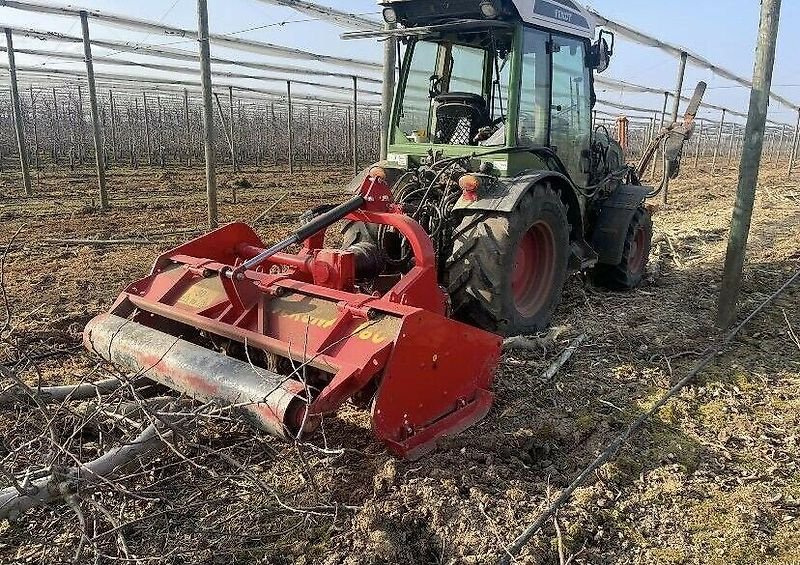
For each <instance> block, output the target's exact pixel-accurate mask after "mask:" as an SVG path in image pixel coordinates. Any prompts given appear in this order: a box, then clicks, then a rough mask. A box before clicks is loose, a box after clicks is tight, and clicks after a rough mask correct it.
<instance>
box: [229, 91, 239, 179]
mask: <svg viewBox="0 0 800 565" xmlns="http://www.w3.org/2000/svg"><path fill="white" fill-rule="evenodd" d="M228 106H229V108H228V121H229V122H230V130H231V138H230V142H231V166H232V167H233V172H234V173H235V172H236V171H237V169H238V166H237V164H236V138H235V137H234V129H233V87H232V86H229V87H228Z"/></svg>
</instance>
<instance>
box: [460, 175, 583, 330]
mask: <svg viewBox="0 0 800 565" xmlns="http://www.w3.org/2000/svg"><path fill="white" fill-rule="evenodd" d="M567 218H568V217H567V208H566V206H565V205H564V203H563V202H562V201H561V199H560V198H559V196H558V194H557V193H556V192H555V190H553V189H552V188H551V187H550V186H549V185H548V184H537V185H536V186H534V187H533V188H532V189H530V190H529V191H528V192H526V193H525V194H524V195H523V197H522V198H521V200H520V202H519V203H518V204H517V206H516V208H514V210H513V211H512V212H511V213H500V212H479V213H474V214H468V215H466V216H465V217H464V218H463V219H462V221H461V223H460V224H459V225H458V227H457V228H456V229H455V231H454V234H453V252H452V255H451V257H450V258H449V260H448V261H447V281H446V282H447V287H448V292H449V294H450V297H451V300H452V305H453V312H454V315H455V317H456V318H457V319H460V320H463V321H465V322H467V323H470V324H472V325H476V326H478V327H480V328H483V329H485V330H488V331H491V332H495V333H498V334H500V335H505V336H509V335H517V334H529V333H536V332H539V331H542V330H543V329H545V328H546V327H547V326H548V325H549V324H550V320H551V318H552V315H553V312H554V311H555V309H556V307H557V306H558V304H559V303H560V302H561V294H562V290H563V287H564V281H565V280H566V277H567V267H568V261H569V255H570V225H569V221H568V219H567ZM540 221H544V222H545V223H547V225H548V226H549V227H550V229H551V230H552V233H553V238H554V244H555V249H554V254H555V266H554V275H553V281H552V287H551V289H550V293H549V295H548V297H547V299H546V300H545V301H544V304H543V305H542V307H541V308H540V309H539V311H538V312H537V313H536V314H534V315H533V316H524V315H522V314H521V313H520V312H518V311H517V307H516V305H515V301H514V293H513V290H512V276H513V272H514V263H515V260H516V251H517V246H518V245H519V242H520V240H521V238H522V236H523V235H524V234H525V233H526V232H527V231H528V230H529V229H530V228H531V226H533V225H534V224H535V223H537V222H540Z"/></svg>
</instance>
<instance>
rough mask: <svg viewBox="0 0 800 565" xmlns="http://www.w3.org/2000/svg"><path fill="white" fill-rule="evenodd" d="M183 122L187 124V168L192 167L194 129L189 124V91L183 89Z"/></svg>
mask: <svg viewBox="0 0 800 565" xmlns="http://www.w3.org/2000/svg"><path fill="white" fill-rule="evenodd" d="M183 121H185V122H186V139H185V140H184V147H186V166H187V167H191V166H192V128H191V124H190V123H189V89H188V88H184V89H183Z"/></svg>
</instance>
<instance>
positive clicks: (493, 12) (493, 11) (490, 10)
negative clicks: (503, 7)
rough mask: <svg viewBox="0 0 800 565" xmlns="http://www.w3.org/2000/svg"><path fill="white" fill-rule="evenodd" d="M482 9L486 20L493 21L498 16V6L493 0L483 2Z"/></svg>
mask: <svg viewBox="0 0 800 565" xmlns="http://www.w3.org/2000/svg"><path fill="white" fill-rule="evenodd" d="M480 9H481V14H483V17H484V18H487V19H490V20H493V19H494V18H496V17H497V16H498V12H497V6H495V5H494V3H493V2H492V1H491V0H483V2H481V4H480Z"/></svg>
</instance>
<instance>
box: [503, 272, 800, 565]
mask: <svg viewBox="0 0 800 565" xmlns="http://www.w3.org/2000/svg"><path fill="white" fill-rule="evenodd" d="M799 278H800V271H797V272H796V273H795V274H794V275H793V276H792V277H791V278H790V279H789V280H788V281H787V282H786V283H784V284H783V286H781V287H780V288H779V289H778V290H776V291H775V292H774V293H773V294H772V295H771V296H769V297H768V298H767V299H766V300H764V302H762V303H761V304H760V305H759V306H758V307H757V308H756V309H755V310H753V312H751V313H750V315H749V316H747V317H746V318H745V319H744V320H743V321H742V322H741V323H740V324H739V325H738V326H736V327H735V328H734V329H733V330H731V331H730V332H729V333H728V334H727V335H726V336H725V337H724V338H723V339H722V340H720V341H719V342H718V343H717V344H715V345H713V346H711V347H709V348H708V349H707V350H706V352H705V356H704V357H703V358H702V359H701V360H700V361H698V362H697V364H696V365H695V366H694V367H693V368H692V370H691V371H689V373H688V374H687V375H686V376H685V377H684V378H683V379H681V380H680V381H678V382H677V383H676V384H675V386H673V387H672V388H671V389H670V390H669V392H667V393H666V394H665V395H664V396H663V397H661V399H660V400H659V401H658V402H656V403H655V405H653V407H652V408H651V409H650V410H648V411H647V412H645V413H644V414H642V415H641V416H639V417H638V418H636V420H634V421H633V422H632V423H631V424H630V425H629V426H628V427H627V428H626V429H625V431H624V432H622V433H621V434H620V435H619V436H617V437H616V439H614V441H612V442H611V443H610V444H609V445H608V447H606V449H605V450H604V451H603V452H602V453H601V454H600V455H598V456H597V458H596V459H595V460H594V461H592V462H591V463H590V464H589V465H588V466H587V467H586V468H585V469H584V470H583V471H581V473H580V474H579V475H578V476H577V477H576V478H575V480H573V481H572V483H570V485H569V486H568V487H567V488H565V489H564V490H563V491H562V492H561V495H560V496H559V497H558V498H557V499H556V501H555V502H553V503H552V504H551V505H550V506H549V507H548V508H547V510H545V511H544V512H543V513H542V514H540V515H539V517H538V518H536V520H535V521H534V522H533V523H532V524H531V525H530V526H528V528H526V529H525V531H524V532H522V534H520V535H519V537H517V539H516V540H514V543H512V544H511V546H509V548H508V549H507V551H506V552H505V554H504V555H503V556H502V557H500V559H499V561H498V562H499V564H500V565H509V563H511V560H512V559H513V558H514V556H516V555H518V554H519V552H520V551H522V548H523V547H525V544H527V543H528V541H529V540H530V539H531V538H532V537H533V536H534V535H535V534H536V533H537V532H538V531H539V530H541V529H542V526H544V524H546V523H547V522H548V521H549V520H550V519H552V517H553V516H554V515H555V514H556V512H558V510H559V509H560V508H561V507H562V506H563V505H564V504H566V503H567V501H568V500H569V499H570V497H571V496H572V493H574V492H575V491H576V490H577V489H578V488H580V487H581V486H582V485H583V483H584V482H586V479H588V478H589V477H590V476H591V475H592V474H593V473H594V472H595V471H596V470H597V469H599V468H600V467H601V466H603V465H604V464H605V463H606V462H607V461H609V460H610V459H611V458H612V457H614V456H615V455H616V454H617V452H618V451H619V450H620V449H622V447H623V445H625V443H626V442H627V441H628V440H629V439H630V437H631V436H632V435H633V434H634V433H635V432H636V431H638V430H639V428H641V427H642V426H643V425H644V424H645V423H646V422H647V421H648V420H650V418H652V417H653V416H654V415H655V414H656V413H657V412H658V411H659V410H661V408H662V407H664V405H665V404H667V402H669V400H670V399H671V398H672V397H673V396H675V395H676V394H678V393H679V392H680V391H681V390H683V388H684V387H686V385H688V384H689V383H691V382H692V381H693V380H694V379H695V377H697V375H698V374H700V372H701V371H703V370H704V369H705V368H706V367H708V365H710V364H711V363H712V362H713V361H714V359H716V357H717V355H719V354H720V352H721V351H722V350H723V349H725V347H726V346H727V345H728V344H729V343H730V342H731V341H733V338H734V337H736V336H737V335H738V334H739V332H740V331H742V328H744V327H745V326H746V325H747V324H748V323H749V322H750V320H752V319H753V318H754V317H755V316H756V315H758V314H759V313H760V312H761V311H762V310H763V309H764V308H766V307H767V306H768V305H769V304H770V303H771V302H772V301H773V300H775V299H776V298H777V297H778V296H780V295H781V294H783V292H784V291H785V290H786V289H787V288H789V286H791V285H792V284H793V283H794V282H795V281H796V280H798V279H799Z"/></svg>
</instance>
